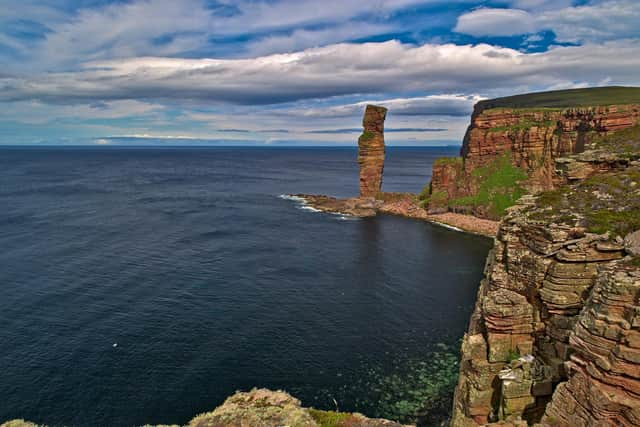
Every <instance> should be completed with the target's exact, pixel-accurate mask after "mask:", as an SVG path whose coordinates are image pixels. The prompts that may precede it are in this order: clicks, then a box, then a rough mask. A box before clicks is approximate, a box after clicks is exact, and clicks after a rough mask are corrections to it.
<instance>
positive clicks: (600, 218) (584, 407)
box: [452, 119, 640, 427]
mask: <svg viewBox="0 0 640 427" xmlns="http://www.w3.org/2000/svg"><path fill="white" fill-rule="evenodd" d="M625 120H627V119H625ZM625 123H628V121H627V122H625ZM637 129H638V128H633V129H630V130H629V132H627V131H624V132H620V133H619V134H614V135H612V136H610V137H608V138H605V139H603V140H602V141H599V142H598V143H597V146H596V149H595V150H593V151H587V152H584V153H582V154H579V155H574V156H571V157H570V158H569V159H566V160H564V161H561V162H559V163H558V164H557V166H558V168H557V172H556V171H555V170H554V173H555V174H557V175H558V177H559V179H560V180H561V181H564V182H568V183H569V184H565V185H562V186H560V187H559V188H558V189H557V190H554V191H551V192H545V193H541V194H539V195H537V196H527V197H524V198H522V199H521V200H520V201H519V202H518V204H516V206H514V207H513V208H511V209H509V211H508V213H507V215H506V216H505V217H504V219H503V220H502V222H501V226H500V230H499V232H498V236H497V237H496V239H495V246H494V249H493V250H492V252H491V254H490V256H489V259H488V262H487V267H486V270H485V278H484V279H483V281H482V282H481V285H480V289H479V291H478V298H477V302H476V308H475V311H474V313H473V315H472V319H471V322H470V326H469V330H468V333H467V334H466V335H465V337H464V340H463V345H462V361H461V367H460V378H459V383H458V386H457V389H456V396H455V401H454V411H453V419H452V426H454V427H469V426H477V425H486V424H487V423H496V424H494V425H496V426H497V425H502V426H506V425H511V426H526V425H532V424H534V423H539V425H542V426H563V427H564V426H566V427H573V426H613V425H615V426H638V425H640V161H639V159H640V137H638V135H637V132H634V131H635V130H637ZM472 132H473V130H472ZM627 135H629V136H628V137H627ZM634 135H635V136H634ZM629 138H631V140H630V139H629ZM633 138H636V139H635V140H633ZM476 159H477V157H476ZM567 165H571V167H567Z"/></svg>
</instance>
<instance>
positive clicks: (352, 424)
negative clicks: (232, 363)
mask: <svg viewBox="0 0 640 427" xmlns="http://www.w3.org/2000/svg"><path fill="white" fill-rule="evenodd" d="M284 426H287V427H402V425H401V424H398V423H396V422H393V421H388V420H383V419H372V418H367V417H365V416H364V415H361V414H351V413H344V412H333V411H321V410H317V409H312V408H304V407H302V406H301V404H300V401H299V400H298V399H296V398H294V397H292V396H291V395H289V394H287V393H285V392H283V391H271V390H267V389H253V390H251V391H250V392H246V393H242V392H238V393H236V394H234V395H233V396H231V397H229V398H228V399H227V400H226V401H225V402H224V403H223V404H222V405H221V406H219V407H217V408H216V409H215V410H214V411H213V412H208V413H204V414H200V415H198V416H197V417H195V418H194V419H192V420H191V421H190V422H189V424H187V426H186V427H284ZM0 427H38V426H36V425H35V424H33V423H30V422H26V421H23V420H13V421H8V422H6V423H4V424H0ZM41 427H44V426H41ZM145 427H152V426H145ZM156 427H178V426H156Z"/></svg>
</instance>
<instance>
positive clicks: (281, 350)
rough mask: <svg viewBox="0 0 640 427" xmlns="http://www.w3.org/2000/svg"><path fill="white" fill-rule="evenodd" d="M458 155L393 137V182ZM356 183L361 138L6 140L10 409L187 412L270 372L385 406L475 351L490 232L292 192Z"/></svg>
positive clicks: (0, 173)
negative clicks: (73, 144)
mask: <svg viewBox="0 0 640 427" xmlns="http://www.w3.org/2000/svg"><path fill="white" fill-rule="evenodd" d="M452 154H455V150H454V149H399V148H397V149H394V148H390V149H389V150H388V155H387V157H388V158H387V166H386V170H385V184H384V186H385V190H388V191H415V192H418V191H420V189H421V188H422V186H423V185H424V184H425V183H427V182H428V181H429V175H430V170H431V163H432V161H433V159H434V158H436V157H439V156H442V155H452ZM357 185H358V180H357V164H356V151H355V150H354V149H260V148H251V149H249V148H247V149H228V148H179V149H178V148H176V149H171V148H163V149H151V148H144V149H134V148H102V149H91V148H47V149H44V148H38V149H35V148H31V149H18V148H1V149H0V204H1V209H0V248H1V251H0V344H1V345H2V351H1V352H0V422H1V421H3V420H6V419H10V418H15V417H24V418H28V419H30V420H32V421H36V422H46V423H48V424H49V425H69V426H132V425H141V424H144V423H160V422H162V423H185V422H186V421H187V420H189V419H190V418H192V417H193V416H194V415H196V414H197V413H199V412H203V411H207V410H212V409H213V408H214V407H215V406H217V405H218V404H220V403H221V402H222V401H223V400H224V398H225V397H226V396H228V395H229V394H231V393H233V392H234V391H235V390H238V389H249V388H251V387H254V386H264V387H270V388H283V389H286V390H288V391H290V392H292V393H294V394H295V395H296V396H297V397H299V398H300V399H301V400H302V401H303V403H304V404H306V405H314V406H318V407H325V408H333V407H335V404H334V403H333V400H334V399H335V400H336V401H337V402H338V404H339V407H340V409H344V410H360V411H363V412H365V413H371V414H373V415H376V413H377V412H379V409H380V408H381V407H382V404H381V402H382V401H383V400H384V401H385V402H389V401H390V400H393V399H394V397H395V394H396V393H399V391H398V390H397V387H398V381H397V375H412V373H411V372H409V371H407V370H408V369H412V368H410V367H412V366H415V363H416V361H418V362H420V363H422V365H421V366H424V363H425V362H426V363H427V364H429V363H430V362H429V361H430V360H431V359H430V358H431V357H432V356H433V354H434V353H436V352H438V351H440V352H441V351H442V350H443V349H447V348H449V349H454V350H453V351H455V348H457V345H458V341H459V339H460V337H461V336H462V334H463V331H464V330H465V328H466V325H467V321H468V318H469V314H470V312H471V309H472V306H473V303H474V299H475V292H476V289H477V284H478V281H479V279H480V276H481V270H482V267H483V263H484V258H485V256H486V254H487V251H488V249H489V247H490V241H488V239H484V238H481V237H475V236H470V235H465V234H462V233H458V232H455V231H451V230H448V229H445V228H441V227H438V226H433V225H430V224H427V223H424V222H420V221H415V220H409V219H405V218H399V217H393V216H380V217H377V218H371V219H362V220H344V219H341V218H340V217H339V216H336V215H329V214H323V213H314V212H310V211H307V210H304V209H300V206H299V205H297V204H296V203H294V202H292V201H290V200H285V199H282V198H279V197H278V196H279V195H281V194H285V193H298V192H305V193H325V194H332V195H336V196H350V195H354V194H356V193H357V191H358V188H357ZM115 343H117V346H116V347H114V344H115ZM447 346H449V347H447ZM389 378H396V380H393V381H388V379H389ZM400 382H402V381H400ZM385 415H388V414H385Z"/></svg>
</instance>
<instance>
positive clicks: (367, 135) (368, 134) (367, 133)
mask: <svg viewBox="0 0 640 427" xmlns="http://www.w3.org/2000/svg"><path fill="white" fill-rule="evenodd" d="M375 135H376V134H375V133H374V132H371V131H370V130H365V131H364V132H362V135H360V138H358V139H359V140H360V141H371V140H372V139H373V137H374V136H375Z"/></svg>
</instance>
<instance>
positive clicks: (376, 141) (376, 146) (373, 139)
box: [358, 105, 387, 198]
mask: <svg viewBox="0 0 640 427" xmlns="http://www.w3.org/2000/svg"><path fill="white" fill-rule="evenodd" d="M386 117H387V109H386V108H384V107H379V106H376V105H367V108H366V109H365V112H364V118H363V119H362V127H363V128H364V131H363V132H362V135H360V138H358V164H359V165H360V197H363V198H366V197H375V196H376V195H377V194H378V193H379V192H380V191H381V190H382V173H383V171H384V152H385V146H384V120H385V118H386Z"/></svg>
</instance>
